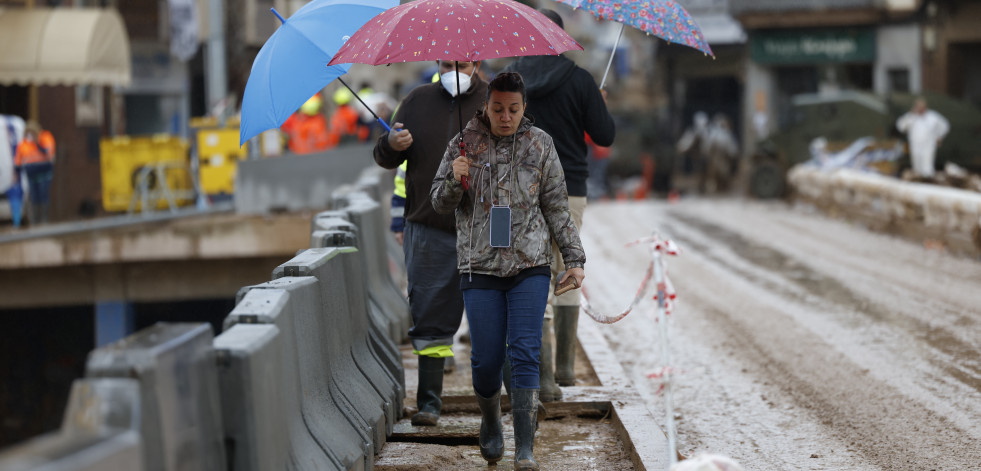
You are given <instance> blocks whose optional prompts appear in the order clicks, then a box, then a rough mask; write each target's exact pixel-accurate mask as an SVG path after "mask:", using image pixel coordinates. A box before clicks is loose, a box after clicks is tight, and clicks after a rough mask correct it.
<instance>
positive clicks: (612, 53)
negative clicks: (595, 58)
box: [600, 23, 623, 90]
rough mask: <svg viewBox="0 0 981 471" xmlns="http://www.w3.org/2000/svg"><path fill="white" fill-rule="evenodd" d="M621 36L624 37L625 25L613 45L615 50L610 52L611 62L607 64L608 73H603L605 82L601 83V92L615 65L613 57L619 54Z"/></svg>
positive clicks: (621, 24) (621, 27) (621, 26)
mask: <svg viewBox="0 0 981 471" xmlns="http://www.w3.org/2000/svg"><path fill="white" fill-rule="evenodd" d="M621 36H623V23H620V33H618V34H617V40H616V42H615V43H613V50H612V51H610V61H609V62H607V63H606V72H603V81H602V82H600V90H602V89H603V87H605V86H606V76H607V75H609V73H610V66H611V65H613V55H614V54H616V53H617V46H619V45H620V37H621Z"/></svg>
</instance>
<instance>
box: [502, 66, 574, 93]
mask: <svg viewBox="0 0 981 471" xmlns="http://www.w3.org/2000/svg"><path fill="white" fill-rule="evenodd" d="M511 69H513V70H514V71H515V72H518V73H519V74H521V77H522V78H523V79H524V81H525V90H526V92H527V93H528V98H536V97H539V96H545V95H548V94H549V93H552V92H553V91H555V89H556V88H558V87H559V85H562V84H563V83H565V82H566V81H568V80H569V79H570V78H571V76H572V73H573V72H574V71H575V70H576V63H575V62H572V60H570V59H568V58H566V57H564V56H561V55H559V56H525V57H522V58H520V59H519V60H517V61H515V62H514V64H512V66H511Z"/></svg>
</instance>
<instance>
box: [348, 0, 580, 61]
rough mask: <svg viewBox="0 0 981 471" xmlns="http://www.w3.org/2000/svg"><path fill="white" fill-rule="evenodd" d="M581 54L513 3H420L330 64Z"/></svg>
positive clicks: (362, 34) (372, 25)
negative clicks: (573, 52)
mask: <svg viewBox="0 0 981 471" xmlns="http://www.w3.org/2000/svg"><path fill="white" fill-rule="evenodd" d="M569 50H579V51H581V50H582V46H580V45H579V43H577V42H576V40H575V39H572V37H571V36H569V35H568V34H567V33H566V32H565V31H563V30H562V28H559V27H558V26H557V25H556V24H555V23H552V21H551V20H549V19H548V18H547V17H545V16H544V15H542V14H541V13H539V12H537V11H535V10H534V9H532V8H531V7H528V6H525V5H523V4H521V3H518V2H516V1H514V0H415V1H412V2H409V3H405V4H402V5H399V6H397V7H395V8H392V9H389V10H386V11H385V12H383V13H381V14H379V15H378V16H377V17H375V18H374V19H372V20H371V21H369V22H368V23H366V24H365V25H364V26H362V27H361V29H359V30H358V31H357V32H356V33H354V34H353V35H351V39H350V40H348V42H347V43H345V44H344V46H342V47H341V49H340V50H338V51H337V54H335V55H334V59H333V60H331V62H330V63H331V64H343V63H350V62H355V63H360V64H372V65H379V64H391V63H394V62H413V61H426V60H450V61H478V60H484V59H494V58H498V57H516V56H538V55H557V54H561V53H563V52H565V51H569Z"/></svg>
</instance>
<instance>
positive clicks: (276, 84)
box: [239, 0, 398, 144]
mask: <svg viewBox="0 0 981 471" xmlns="http://www.w3.org/2000/svg"><path fill="white" fill-rule="evenodd" d="M395 5H398V0H314V1H312V2H310V3H308V4H306V5H304V6H303V8H300V9H299V10H298V11H297V12H296V13H295V14H294V15H293V16H291V17H290V18H289V19H288V20H284V19H283V17H281V16H279V13H276V11H275V10H273V13H274V14H276V16H277V17H279V19H280V20H281V21H283V25H282V26H280V27H279V29H277V30H276V32H275V33H273V34H272V36H270V38H269V39H268V40H267V41H266V43H265V44H264V45H263V46H262V49H260V50H259V54H258V55H256V58H255V61H254V62H253V63H252V72H251V74H250V75H249V81H248V82H247V83H246V85H245V95H244V96H243V98H242V125H241V128H240V130H239V144H242V143H245V141H247V140H249V139H251V138H252V137H253V136H255V135H257V134H259V133H261V132H262V131H265V130H267V129H271V128H275V127H279V126H280V125H282V124H283V122H284V121H286V119H287V118H289V117H290V115H291V114H293V112H294V111H296V110H297V109H298V108H299V107H300V105H302V104H303V102H305V101H306V100H307V99H308V98H310V96H312V95H313V94H315V93H317V92H318V91H319V90H320V89H322V88H324V87H325V86H326V85H327V84H329V83H330V82H331V81H333V80H334V79H336V78H338V77H340V76H341V75H343V74H345V73H347V71H348V69H350V68H351V64H337V65H330V66H328V65H327V63H328V62H330V60H331V58H332V57H333V56H334V53H336V52H337V49H338V48H340V47H341V45H342V44H344V41H345V39H346V38H347V37H349V36H350V35H351V34H353V33H354V32H355V31H356V30H357V29H358V28H359V27H361V25H363V24H365V22H367V21H368V20H370V19H371V18H373V17H375V15H377V14H379V13H381V12H383V11H385V9H387V8H391V7H394V6H395ZM345 85H346V84H345ZM375 117H376V118H377V116H375ZM379 121H380V122H382V123H383V125H384V122H383V121H381V120H380V119H379ZM386 126H387V125H386Z"/></svg>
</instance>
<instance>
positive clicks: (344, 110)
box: [330, 88, 371, 142]
mask: <svg viewBox="0 0 981 471" xmlns="http://www.w3.org/2000/svg"><path fill="white" fill-rule="evenodd" d="M353 99H354V94H353V93H351V91H350V90H348V89H347V88H339V89H337V91H336V92H334V104H336V105H337V109H335V110H334V113H333V114H332V115H331V116H330V130H331V132H332V133H335V134H337V136H338V138H339V139H340V141H341V142H352V141H355V140H357V141H360V142H365V141H367V140H368V134H369V132H370V131H371V130H370V128H368V127H367V126H362V125H361V114H360V113H358V110H356V109H354V106H352V104H351V100H353Z"/></svg>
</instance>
